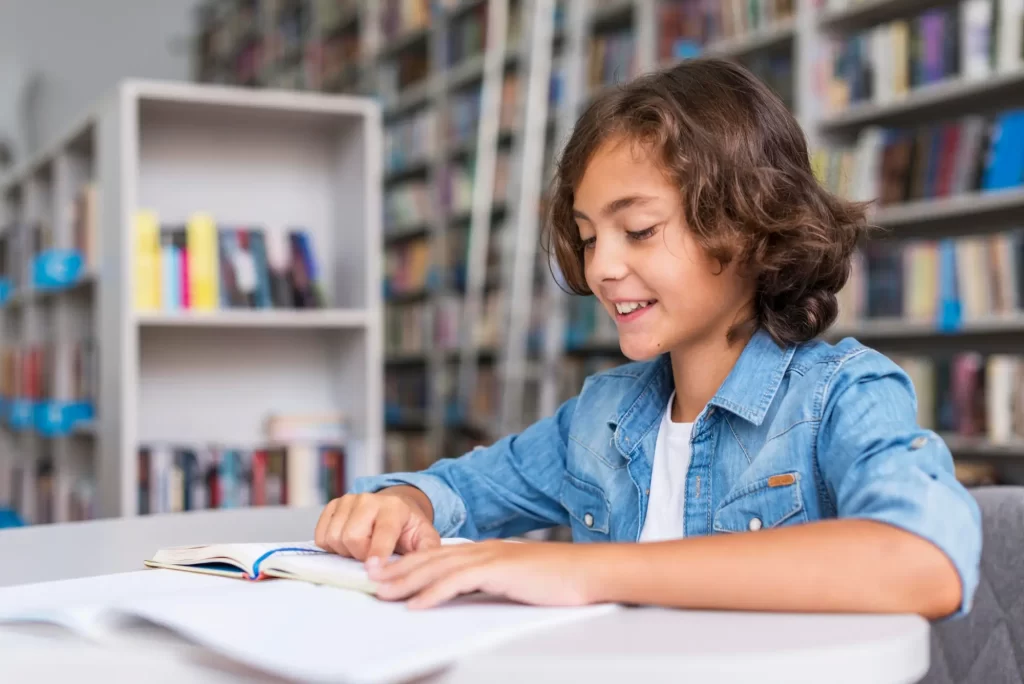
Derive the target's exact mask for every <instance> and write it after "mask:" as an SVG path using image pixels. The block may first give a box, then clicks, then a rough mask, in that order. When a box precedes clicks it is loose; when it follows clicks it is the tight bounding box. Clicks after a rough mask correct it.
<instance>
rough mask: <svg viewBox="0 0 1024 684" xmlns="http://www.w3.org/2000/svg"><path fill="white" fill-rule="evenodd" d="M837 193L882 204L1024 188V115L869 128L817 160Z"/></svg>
mask: <svg viewBox="0 0 1024 684" xmlns="http://www.w3.org/2000/svg"><path fill="white" fill-rule="evenodd" d="M812 165H813V167H814V171H815V174H816V175H817V177H818V178H819V180H821V181H822V182H823V183H824V184H825V186H826V187H828V188H829V189H830V190H832V191H833V192H836V193H837V194H839V195H841V196H844V197H849V198H854V199H861V200H874V199H877V200H878V203H879V204H880V205H891V204H899V203H901V202H907V201H912V200H922V199H933V198H938V197H949V196H955V195H960V194H963V193H966V192H972V191H976V190H982V191H986V190H1001V189H1005V188H1012V187H1018V186H1020V185H1022V184H1024V110H1011V111H1007V112H1003V113H1001V114H999V115H997V116H995V117H993V118H988V117H981V116H968V117H964V118H961V119H957V120H954V121H947V122H942V123H937V124H934V125H929V126H920V127H917V128H913V129H880V128H876V127H871V128H868V129H865V130H864V131H863V132H862V133H861V135H860V137H859V138H858V140H857V143H856V145H855V146H853V147H835V148H827V149H826V148H822V149H818V150H815V152H814V153H813V154H812Z"/></svg>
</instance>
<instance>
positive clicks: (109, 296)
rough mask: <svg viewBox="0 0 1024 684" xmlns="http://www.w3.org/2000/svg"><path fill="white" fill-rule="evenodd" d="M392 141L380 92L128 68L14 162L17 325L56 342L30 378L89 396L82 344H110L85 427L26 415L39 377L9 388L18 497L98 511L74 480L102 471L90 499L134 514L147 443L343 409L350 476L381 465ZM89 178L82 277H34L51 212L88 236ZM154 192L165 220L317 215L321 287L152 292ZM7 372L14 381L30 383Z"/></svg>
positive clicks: (11, 302)
mask: <svg viewBox="0 0 1024 684" xmlns="http://www.w3.org/2000/svg"><path fill="white" fill-rule="evenodd" d="M381 146H382V143H381V133H380V111H379V107H378V106H377V104H376V103H374V102H372V101H370V100H368V99H364V98H357V97H351V96H332V95H318V94H310V93H296V92H289V91H284V90H267V91H257V90H251V89H242V88H234V87H224V86H210V85H191V84H180V83H163V82H150V81H126V82H123V83H121V84H119V85H118V86H117V88H116V89H115V91H114V92H113V93H111V94H110V95H109V96H108V97H106V98H104V99H103V100H102V101H101V102H100V103H99V104H98V105H97V106H96V107H95V108H94V109H92V110H91V111H90V112H89V113H88V114H87V115H86V116H85V117H83V118H82V119H81V120H79V122H78V123H77V124H76V125H75V126H74V127H73V128H72V129H71V131H70V132H69V134H68V135H66V136H64V137H63V138H61V139H60V140H58V141H56V142H55V144H53V145H52V146H51V147H50V148H48V149H46V150H45V151H44V152H43V153H42V154H40V155H38V156H37V157H35V158H34V159H31V160H29V161H28V162H27V163H26V164H23V165H21V166H20V167H18V168H17V169H15V170H14V171H13V172H12V173H11V174H9V175H8V176H6V177H5V178H3V179H2V180H0V198H2V199H3V202H2V204H0V207H2V212H3V213H2V215H0V226H2V227H3V228H2V231H0V237H2V238H4V239H5V243H4V244H5V249H6V253H5V260H4V263H3V267H4V269H5V270H4V272H3V274H2V275H4V276H7V277H9V278H11V279H12V281H13V282H12V285H13V288H12V292H11V294H10V296H9V297H7V299H6V301H5V303H4V305H3V306H2V310H0V345H2V346H3V349H4V351H5V352H7V351H11V350H22V349H25V348H31V347H33V346H35V345H45V346H46V348H47V349H48V350H53V351H52V352H51V353H52V357H51V361H50V362H48V363H46V364H45V367H46V373H45V376H46V377H45V380H44V382H43V387H42V388H31V389H32V394H34V395H36V396H30V397H29V398H32V399H36V400H40V401H42V400H45V401H47V402H54V401H56V400H65V401H67V400H75V399H79V397H77V396H75V395H76V393H77V392H80V391H81V388H77V389H76V381H75V378H76V377H77V375H76V374H77V373H79V372H81V371H80V368H79V365H80V364H81V363H84V362H83V361H81V360H74V359H75V357H74V356H73V355H72V354H68V353H65V352H66V351H67V350H68V348H69V347H73V346H74V345H75V344H76V343H77V342H78V341H79V340H82V339H88V340H91V343H92V344H93V345H94V350H95V352H94V363H95V365H94V366H93V368H92V373H93V374H94V377H93V378H92V380H91V382H92V385H93V386H92V387H91V389H89V390H88V392H89V396H88V400H89V403H91V404H92V414H93V415H92V416H91V417H89V418H88V419H82V420H78V421H75V422H74V424H73V427H71V428H70V429H62V430H59V431H56V432H53V433H48V432H46V431H45V429H43V428H42V427H41V426H40V425H39V424H38V423H37V424H34V425H33V424H29V425H25V426H20V427H19V426H16V425H12V421H11V419H10V410H9V409H10V405H11V400H12V399H15V398H21V397H12V396H4V397H3V399H4V405H5V415H4V420H3V421H0V422H2V427H0V487H2V489H0V502H3V503H5V504H7V503H12V504H14V506H15V507H16V508H17V509H18V511H19V513H20V514H21V516H22V517H23V518H24V519H25V520H26V521H28V522H43V521H49V520H53V521H58V522H60V521H66V520H69V519H73V518H78V517H82V514H81V512H80V511H76V510H74V509H75V507H76V506H78V505H79V504H80V503H81V502H79V501H78V500H77V499H76V498H75V497H74V493H75V492H76V491H79V489H83V488H84V489H88V490H90V491H89V492H84V491H83V492H82V496H83V497H88V499H89V502H90V503H89V506H88V507H87V508H89V511H90V512H89V514H90V515H96V516H101V517H106V516H132V515H136V514H138V513H139V505H140V504H139V501H140V496H139V489H140V488H139V478H140V472H139V459H138V450H139V448H140V447H141V446H142V445H147V444H156V443H168V444H185V445H196V446H203V445H212V444H221V445H231V446H237V447H239V448H247V447H252V446H254V445H258V444H261V443H264V442H265V441H266V439H267V437H266V430H265V421H266V419H267V418H268V417H269V416H270V415H274V414H278V415H310V414H326V413H329V414H331V415H341V416H343V420H344V422H345V430H346V440H345V451H346V462H345V464H344V467H345V474H346V477H348V478H349V480H351V478H352V477H356V476H359V475H361V474H367V473H376V472H380V471H381V470H382V469H383V463H382V458H381V451H382V442H383V416H382V410H381V404H382V395H383V389H382V373H381V367H382V358H381V345H382V314H381V296H380V289H379V286H378V284H379V282H380V277H381V273H380V260H381V227H380V206H381V185H380V179H381ZM86 189H88V190H89V192H91V193H93V197H94V199H93V200H92V203H91V205H90V211H91V217H90V218H89V219H88V220H89V221H90V223H91V224H92V229H91V230H92V231H93V240H94V243H93V248H92V254H91V256H90V258H89V259H87V267H86V268H83V269H82V270H81V273H80V276H79V277H78V278H77V279H76V280H75V281H74V282H72V283H70V284H68V285H67V286H64V287H60V288H56V289H53V290H50V291H43V290H40V289H34V288H33V287H32V286H31V283H32V280H30V274H29V272H28V269H25V268H21V269H18V268H17V264H27V263H30V262H31V260H32V258H34V257H35V256H36V254H35V251H36V250H37V248H38V243H39V242H40V239H39V238H36V237H35V236H36V235H37V234H38V233H40V232H41V231H42V232H43V233H45V234H46V235H47V236H48V237H45V238H43V239H42V240H41V241H42V242H43V243H44V244H45V246H47V247H51V248H55V249H66V248H70V247H73V246H74V245H75V240H76V237H75V236H76V234H77V233H76V232H75V225H74V224H75V222H76V220H79V219H78V218H77V217H75V216H73V214H74V212H75V211H77V209H76V197H77V196H78V195H79V194H80V193H81V192H82V191H83V190H86ZM142 209H145V210H150V211H153V212H156V214H157V216H158V217H159V219H160V222H161V224H167V225H178V224H185V223H186V222H187V221H189V220H190V218H191V217H193V216H194V215H195V214H199V213H206V214H209V215H211V216H212V217H213V218H214V220H215V221H217V225H218V227H222V226H232V227H237V226H239V225H243V226H261V227H262V229H264V230H265V231H266V235H267V236H268V239H269V236H270V234H271V232H274V231H277V232H282V233H283V232H285V231H289V230H291V229H292V228H293V227H296V226H301V227H302V229H303V230H304V231H305V232H304V234H305V236H306V238H307V239H308V240H309V241H310V243H311V244H312V246H313V247H312V249H313V251H314V254H315V259H316V263H317V273H316V275H315V279H316V281H317V282H318V283H319V287H320V290H321V292H322V293H323V299H324V300H325V301H324V303H323V305H322V306H319V307H316V308H298V309H292V308H247V307H241V308H228V307H226V306H224V303H223V302H221V306H215V307H214V308H213V309H211V310H197V309H195V308H185V309H182V308H176V309H175V310H165V309H163V308H160V307H158V308H155V309H151V310H139V309H138V308H137V306H136V304H137V303H136V300H135V296H134V295H135V292H136V290H137V289H138V288H137V284H138V281H139V279H140V278H141V277H144V275H143V274H144V273H145V269H143V270H142V271H140V270H139V268H137V267H136V266H137V251H136V250H137V248H138V247H139V245H138V244H137V239H136V238H137V235H136V233H137V231H138V230H139V228H138V223H137V221H136V219H137V216H138V212H139V210H142ZM311 277H312V276H311ZM76 364H78V365H76ZM4 372H5V373H7V369H6V368H5V369H4ZM7 380H8V378H7V377H6V375H5V382H4V387H3V389H2V390H0V391H4V392H10V393H12V394H25V392H24V391H23V390H24V389H25V387H24V386H19V387H14V388H13V392H12V391H11V390H12V388H11V387H9V386H8V382H7ZM15 384H18V383H15ZM65 427H67V426H65ZM310 467H311V468H312V467H314V466H310ZM290 472H291V471H290ZM309 472H310V473H312V472H314V471H313V470H310V471H309ZM51 490H52V492H53V494H52V495H51V494H50V493H49V492H50V491H51ZM39 495H41V496H43V497H46V499H47V500H50V499H52V502H53V504H52V510H51V507H50V506H49V505H45V502H44V501H40V500H38V499H37V496H39Z"/></svg>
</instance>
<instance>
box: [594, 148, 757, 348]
mask: <svg viewBox="0 0 1024 684" xmlns="http://www.w3.org/2000/svg"><path fill="white" fill-rule="evenodd" d="M574 210H575V214H576V224H577V226H578V228H579V231H580V239H581V240H582V241H583V242H584V267H585V271H586V278H587V284H588V285H589V286H590V289H591V291H593V292H594V294H595V295H596V296H597V298H598V300H600V302H601V304H602V305H603V306H604V308H605V310H606V311H607V312H608V313H609V315H611V316H612V318H613V319H615V322H616V325H617V327H618V331H619V344H620V347H621V348H622V353H623V354H625V355H626V356H627V357H628V358H630V359H633V360H642V359H649V358H652V357H654V356H657V355H658V354H661V353H663V352H666V351H673V350H683V349H686V348H688V347H692V345H694V344H699V343H700V342H702V341H704V340H710V339H712V336H717V335H721V336H722V337H723V339H724V336H725V334H726V332H727V331H728V330H729V328H730V327H731V326H732V325H733V324H735V323H738V322H740V321H741V320H743V318H742V314H743V312H745V311H746V310H748V309H749V306H750V302H751V298H752V295H753V286H752V285H751V284H750V283H749V282H747V281H746V280H744V279H743V278H741V277H740V276H739V275H738V274H737V272H736V268H735V261H734V263H733V264H730V265H729V266H727V267H726V268H724V269H723V268H722V267H721V265H720V264H719V262H718V261H716V260H715V259H712V258H711V257H709V256H708V255H707V254H706V253H705V251H704V250H703V249H702V248H701V247H700V246H699V245H698V244H697V242H696V241H695V239H694V237H693V235H692V233H691V232H690V230H689V229H688V228H687V225H686V220H685V218H684V215H683V206H682V199H681V193H680V189H679V188H678V187H675V186H674V185H673V183H672V181H671V180H670V179H669V178H668V177H667V175H666V174H665V173H663V172H662V170H661V168H660V167H659V166H658V165H657V164H656V163H655V162H654V161H653V160H652V159H651V158H650V157H649V155H648V154H647V152H646V151H644V150H643V148H642V147H641V146H639V145H635V144H630V143H629V142H627V141H623V140H621V139H615V140H610V141H608V142H607V143H605V144H604V145H602V146H601V147H600V148H599V149H598V150H597V152H596V153H595V154H594V157H593V159H592V160H591V161H590V163H589V165H588V166H587V169H586V171H585V172H584V174H583V178H582V180H581V181H580V184H579V186H578V187H577V189H576V193H575V206H574Z"/></svg>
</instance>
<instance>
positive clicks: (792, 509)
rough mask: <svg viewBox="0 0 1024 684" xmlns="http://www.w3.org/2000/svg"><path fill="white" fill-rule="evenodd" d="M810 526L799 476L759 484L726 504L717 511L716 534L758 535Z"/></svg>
mask: <svg viewBox="0 0 1024 684" xmlns="http://www.w3.org/2000/svg"><path fill="white" fill-rule="evenodd" d="M801 522H807V511H806V510H805V509H804V500H803V496H802V495H801V494H800V476H799V474H798V473H783V474H780V475H773V476H772V477H768V478H765V479H763V480H758V481H757V482H754V483H753V484H750V485H748V486H746V487H744V488H743V489H741V490H739V491H737V492H734V493H732V494H730V495H729V496H727V497H726V498H725V499H723V500H722V503H721V504H720V505H719V506H718V510H717V511H715V519H714V531H715V532H747V531H751V532H756V531H757V530H760V529H766V528H770V527H778V526H780V525H783V524H797V523H801Z"/></svg>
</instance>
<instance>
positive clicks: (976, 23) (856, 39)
mask: <svg viewBox="0 0 1024 684" xmlns="http://www.w3.org/2000/svg"><path fill="white" fill-rule="evenodd" d="M1022 22H1024V7H1022V6H1021V3H1019V2H1018V1H1017V0H962V2H960V3H959V4H955V5H947V6H942V7H933V8H930V9H927V10H925V11H923V12H922V13H920V14H919V15H917V16H916V17H913V18H911V19H901V20H897V21H893V22H890V23H887V24H882V25H880V26H875V27H873V28H872V29H870V30H867V31H864V32H861V33H857V34H854V35H849V36H843V37H838V38H835V39H833V40H832V41H831V42H827V43H823V45H822V51H823V54H822V55H821V60H820V62H819V63H820V64H821V66H822V72H821V73H820V75H819V80H818V82H817V84H816V88H817V89H818V92H819V97H820V100H821V101H822V102H824V103H825V105H826V108H827V109H828V110H829V111H831V112H839V111H842V110H844V109H846V108H847V107H849V106H850V105H851V104H855V103H858V102H875V103H879V104H884V103H887V102H891V101H893V100H895V99H898V98H900V97H903V96H905V95H906V94H907V93H908V92H910V91H912V90H914V89H916V88H920V87H923V86H926V85H929V84H932V83H937V82H940V81H944V80H947V79H951V78H963V79H978V78H987V77H988V76H990V75H991V74H992V73H994V72H1008V71H1014V70H1016V69H1018V68H1020V67H1021V65H1022V45H1024V43H1022Z"/></svg>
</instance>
